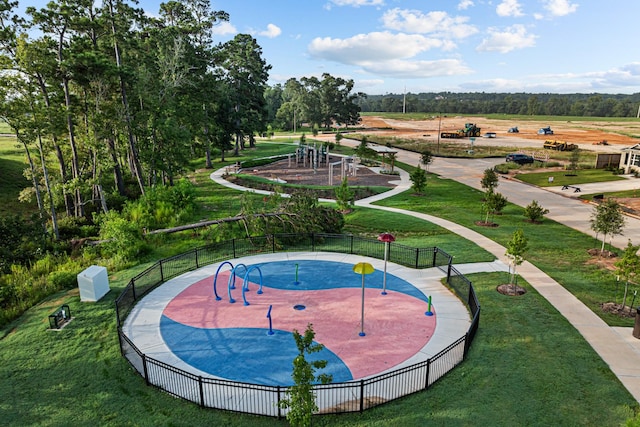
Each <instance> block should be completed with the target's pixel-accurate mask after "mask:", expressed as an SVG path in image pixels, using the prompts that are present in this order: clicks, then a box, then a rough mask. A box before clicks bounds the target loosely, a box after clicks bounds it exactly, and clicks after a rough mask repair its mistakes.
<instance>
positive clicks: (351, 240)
mask: <svg viewBox="0 0 640 427" xmlns="http://www.w3.org/2000/svg"><path fill="white" fill-rule="evenodd" d="M349 254H350V255H353V234H352V235H350V236H349Z"/></svg>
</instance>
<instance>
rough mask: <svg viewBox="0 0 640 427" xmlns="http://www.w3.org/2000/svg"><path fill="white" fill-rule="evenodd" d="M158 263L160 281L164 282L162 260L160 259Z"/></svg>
mask: <svg viewBox="0 0 640 427" xmlns="http://www.w3.org/2000/svg"><path fill="white" fill-rule="evenodd" d="M159 264H160V282H161V283H164V271H163V270H162V260H160V262H159Z"/></svg>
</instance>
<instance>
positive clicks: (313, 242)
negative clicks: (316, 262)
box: [311, 233, 316, 252]
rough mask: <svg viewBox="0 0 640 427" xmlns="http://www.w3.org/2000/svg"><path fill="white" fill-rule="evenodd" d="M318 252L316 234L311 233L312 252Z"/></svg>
mask: <svg viewBox="0 0 640 427" xmlns="http://www.w3.org/2000/svg"><path fill="white" fill-rule="evenodd" d="M315 251H316V233H311V252H315Z"/></svg>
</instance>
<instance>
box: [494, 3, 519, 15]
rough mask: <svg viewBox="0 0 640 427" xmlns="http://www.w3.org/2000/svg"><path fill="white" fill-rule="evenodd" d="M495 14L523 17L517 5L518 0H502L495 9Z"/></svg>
mask: <svg viewBox="0 0 640 427" xmlns="http://www.w3.org/2000/svg"><path fill="white" fill-rule="evenodd" d="M496 13H497V14H498V16H513V17H518V16H523V15H524V13H522V5H521V4H520V3H518V0H503V1H502V3H500V4H499V5H498V6H497V7H496Z"/></svg>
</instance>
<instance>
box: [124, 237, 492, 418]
mask: <svg viewBox="0 0 640 427" xmlns="http://www.w3.org/2000/svg"><path fill="white" fill-rule="evenodd" d="M384 250H385V244H384V243H383V242H380V241H378V240H376V239H369V238H363V237H357V236H353V235H343V234H317V233H310V234H277V235H268V236H262V237H255V238H254V237H252V238H246V239H234V240H229V241H226V242H221V243H216V244H212V245H208V246H205V247H201V248H197V249H194V250H192V251H189V252H186V253H184V254H180V255H176V256H174V257H171V258H167V259H163V260H161V261H158V262H157V263H155V264H154V265H153V266H151V267H149V268H148V269H147V270H145V271H143V272H142V273H140V274H138V275H137V276H135V277H134V278H132V279H131V280H130V281H129V284H128V285H127V287H126V288H125V289H124V290H123V291H122V293H121V294H120V295H119V296H118V298H117V299H116V317H117V323H118V336H119V342H120V350H121V353H122V355H123V356H124V357H125V358H126V359H127V360H128V361H129V363H130V364H131V365H132V366H133V367H134V368H135V369H136V371H138V373H140V375H142V376H143V378H144V379H145V381H146V382H147V384H148V385H153V386H155V387H158V388H160V389H162V390H164V391H166V392H168V393H170V394H172V395H174V396H176V397H180V398H182V399H185V400H188V401H191V402H194V403H196V404H198V405H200V406H202V407H206V408H215V409H223V410H228V411H235V412H243V413H249V414H256V415H266V416H274V417H281V416H284V415H285V411H284V410H283V409H280V407H279V406H278V402H279V401H280V400H281V399H282V398H284V397H285V394H286V392H287V390H288V388H287V387H281V386H268V385H259V384H250V383H241V382H236V381H229V380H222V379H213V378H205V377H201V376H198V375H194V374H193V373H190V372H187V371H184V370H181V369H178V368H175V367H173V366H171V365H168V364H166V363H164V362H161V361H158V360H155V359H153V358H151V357H148V356H146V355H145V354H143V353H142V352H141V351H140V350H138V348H136V346H135V345H134V344H133V343H132V342H131V340H130V339H129V338H128V337H127V336H126V334H125V333H124V332H123V330H122V325H123V323H124V321H125V319H126V317H127V315H128V314H129V312H130V311H131V309H132V307H133V306H134V305H135V304H136V302H137V301H138V300H139V299H140V298H141V297H142V296H144V295H145V294H147V293H148V292H149V291H151V290H152V289H154V288H155V287H157V286H159V285H161V284H162V283H164V282H166V281H167V280H169V279H171V278H173V277H176V276H179V275H180V274H183V273H186V272H188V271H192V270H196V269H198V268H200V267H203V266H206V265H209V264H213V263H217V262H222V261H226V260H228V259H234V258H239V257H243V256H249V255H259V254H265V253H273V252H292V251H299V252H339V253H348V254H354V255H363V256H368V257H372V258H378V259H384ZM387 259H388V260H389V261H390V262H394V263H397V264H400V265H403V266H406V267H411V268H417V269H422V268H431V267H438V268H440V269H441V270H442V271H443V272H444V273H446V277H447V283H448V284H449V286H450V287H451V288H452V289H453V290H454V292H455V293H456V295H457V296H458V297H459V298H460V299H461V300H462V302H463V303H464V304H465V305H466V306H467V307H468V309H469V312H470V314H471V318H472V320H471V324H470V326H469V329H468V331H467V333H466V334H465V335H464V336H462V337H460V338H458V339H457V340H455V341H454V342H452V343H451V344H450V345H449V346H448V347H447V348H445V349H443V350H442V351H440V352H439V353H438V354H436V355H434V356H433V357H431V358H429V359H428V360H425V361H422V362H419V363H416V364H414V365H412V366H408V367H404V368H400V369H397V370H394V371H391V372H386V373H384V374H380V375H377V376H374V377H370V378H366V379H362V380H359V381H352V382H346V383H332V384H325V385H317V386H315V393H316V403H317V405H318V408H320V411H319V412H320V413H324V414H328V413H332V414H334V413H347V412H361V411H363V410H365V409H367V408H371V407H374V406H378V405H380V404H383V403H385V402H389V401H391V400H394V399H397V398H400V397H403V396H407V395H409V394H412V393H416V392H419V391H422V390H426V389H428V388H429V387H430V386H431V385H432V384H433V383H435V382H436V381H437V380H438V379H440V378H441V377H442V376H443V375H445V374H446V373H447V372H449V371H450V370H451V369H453V368H454V367H455V366H457V365H458V364H460V363H461V362H462V361H463V360H464V359H465V357H466V355H467V352H468V350H469V347H470V345H471V343H472V342H473V339H474V337H475V334H476V331H477V330H478V325H479V322H480V304H479V303H478V299H477V297H476V294H475V291H474V289H473V286H472V284H471V282H470V281H469V280H467V278H466V277H464V275H462V274H461V273H460V272H458V271H457V270H456V269H455V268H454V267H453V266H452V265H451V259H452V258H451V256H450V255H448V254H447V253H446V252H444V251H442V250H439V249H438V248H436V247H433V248H411V247H408V246H403V245H399V244H396V243H391V244H390V245H389V253H388V258H387Z"/></svg>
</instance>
